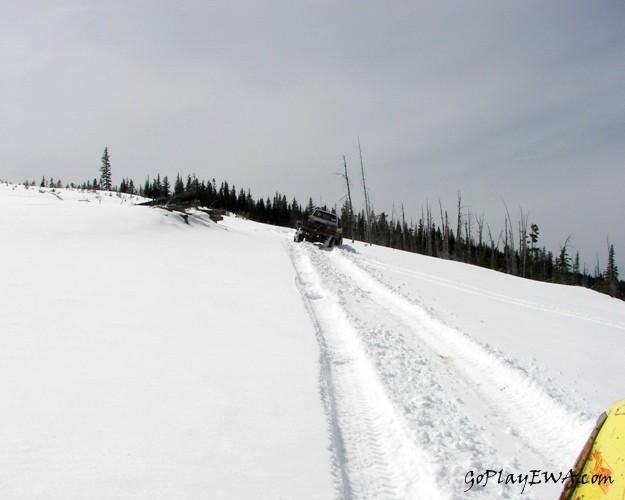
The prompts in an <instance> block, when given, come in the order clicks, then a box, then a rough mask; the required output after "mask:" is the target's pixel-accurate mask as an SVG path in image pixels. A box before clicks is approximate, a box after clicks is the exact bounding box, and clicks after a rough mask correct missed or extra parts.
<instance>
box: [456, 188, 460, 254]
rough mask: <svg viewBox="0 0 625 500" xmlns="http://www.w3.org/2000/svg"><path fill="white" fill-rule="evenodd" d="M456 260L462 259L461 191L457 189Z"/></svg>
mask: <svg viewBox="0 0 625 500" xmlns="http://www.w3.org/2000/svg"><path fill="white" fill-rule="evenodd" d="M455 253H456V256H455V257H456V260H462V193H461V192H460V191H458V221H457V224H456V252H455Z"/></svg>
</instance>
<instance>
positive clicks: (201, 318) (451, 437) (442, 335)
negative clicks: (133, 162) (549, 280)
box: [0, 185, 625, 498]
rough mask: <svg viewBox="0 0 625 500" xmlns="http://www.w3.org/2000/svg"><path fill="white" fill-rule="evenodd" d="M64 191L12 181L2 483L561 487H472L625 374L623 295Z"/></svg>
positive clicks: (518, 465)
mask: <svg viewBox="0 0 625 500" xmlns="http://www.w3.org/2000/svg"><path fill="white" fill-rule="evenodd" d="M57 194H60V196H61V198H62V200H61V199H59V198H57V196H55V195H54V194H52V193H50V192H49V190H46V192H43V193H41V192H39V190H37V189H29V190H26V189H24V187H22V186H6V185H1V186H0V210H1V213H0V238H1V239H0V257H2V262H3V263H4V269H3V279H2V281H0V300H1V302H0V320H1V324H2V325H3V326H2V333H0V498H5V497H8V498H111V497H113V498H122V497H123V498H172V497H173V498H333V497H338V498H465V497H466V498H469V497H473V496H475V495H476V494H477V495H478V496H479V497H480V498H502V497H508V498H517V497H518V496H520V495H521V492H523V496H524V497H526V498H553V497H557V495H558V493H559V491H560V490H561V488H562V485H561V483H554V482H550V483H549V484H533V485H528V484H525V485H523V483H519V481H515V483H511V484H497V482H496V479H491V480H490V482H489V483H488V484H486V485H485V486H484V485H483V483H482V484H481V485H477V484H473V487H472V488H471V489H470V490H469V491H468V492H466V493H465V490H467V489H469V487H470V486H471V482H470V478H471V477H477V475H478V474H482V473H485V472H486V471H487V470H495V471H499V470H502V471H503V474H504V477H505V475H506V474H514V475H516V476H518V475H521V476H524V475H527V474H531V470H540V471H541V472H547V473H555V474H556V475H557V474H558V473H559V472H564V473H566V471H567V470H568V468H569V467H570V466H571V465H572V462H573V461H574V459H575V457H576V456H577V454H578V452H579V450H580V448H581V446H582V444H583V442H584V440H585V439H586V437H587V435H588V433H589V432H590V429H591V428H592V425H593V423H594V420H595V419H596V417H597V416H598V414H599V413H600V412H601V411H603V410H604V409H606V407H607V406H608V405H609V404H611V403H612V402H613V401H615V400H617V399H621V398H623V397H624V396H625V394H624V391H623V385H622V382H623V380H625V368H624V367H623V364H622V363H621V362H620V360H619V357H620V353H622V352H623V348H624V347H625V340H624V338H625V337H624V334H625V332H624V330H625V303H623V302H621V301H617V300H614V299H611V298H609V297H607V296H604V295H600V294H597V293H593V292H591V291H588V290H585V289H581V288H573V287H563V286H557V285H549V284H545V283H536V282H531V281H529V280H522V279H519V278H514V277H510V276H506V275H503V274H501V273H495V272H492V271H489V270H485V269H481V268H477V267H473V266H467V265H464V264H460V263H454V262H448V261H442V260H437V259H431V258H427V257H424V256H420V255H415V254H408V253H405V252H399V251H393V250H391V249H387V248H379V247H368V246H364V245H362V244H361V243H359V242H356V243H349V242H348V243H347V244H346V245H344V246H343V247H342V248H335V249H333V250H331V251H327V250H324V249H320V248H318V247H316V246H313V245H311V244H308V243H302V244H296V243H293V242H292V231H291V230H288V229H283V228H276V227H271V226H265V225H262V224H256V223H252V222H249V221H245V220H241V219H236V218H234V217H228V218H226V219H225V220H224V221H222V222H220V223H219V224H214V223H212V222H210V221H209V220H207V219H206V218H204V217H203V216H201V215H195V216H192V217H190V219H189V222H190V224H189V225H186V224H184V222H183V221H182V219H181V218H180V217H179V216H177V215H175V214H169V213H166V212H164V211H161V210H157V209H151V208H146V207H136V206H133V205H132V203H133V202H135V201H136V200H135V199H131V198H128V197H117V196H115V195H114V196H102V195H96V194H94V193H80V192H78V191H66V190H60V191H59V193H57ZM86 200H89V201H86ZM472 474H473V475H472ZM542 482H543V483H544V482H545V481H542Z"/></svg>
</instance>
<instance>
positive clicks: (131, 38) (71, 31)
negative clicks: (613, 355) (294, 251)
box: [0, 0, 625, 275]
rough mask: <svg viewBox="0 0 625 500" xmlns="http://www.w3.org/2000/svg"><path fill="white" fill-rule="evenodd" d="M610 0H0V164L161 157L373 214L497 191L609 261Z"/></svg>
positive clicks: (615, 29) (552, 242) (615, 83)
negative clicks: (367, 206)
mask: <svg viewBox="0 0 625 500" xmlns="http://www.w3.org/2000/svg"><path fill="white" fill-rule="evenodd" d="M624 26H625V3H624V2H622V1H587V2H577V1H572V0H565V1H549V2H544V1H540V2H533V1H522V2H521V1H497V2H494V1H488V2H486V1H483V2H480V1H471V2H468V1H454V2H445V1H438V0H437V1H430V2H416V1H406V2H400V1H395V2H391V1H388V2H383V1H378V2H373V1H372V2H355V1H354V2H352V1H338V0H335V1H332V2H324V1H314V2H295V1H289V2H286V1H285V2H277V1H268V2H264V1H258V0H254V1H246V2H231V1H220V2H209V1H184V0H180V1H177V2H173V1H172V2H164V1H163V2H161V1H143V2H136V1H129V0H124V1H119V2H116V1H92V2H88V1H83V2H78V1H53V0H51V1H46V2H44V1H40V2H14V1H8V0H6V1H5V0H0V68H1V77H0V95H1V96H2V98H1V99H0V141H1V142H0V146H1V147H0V179H4V180H9V181H13V182H21V181H24V180H26V179H28V180H35V181H37V182H39V180H40V179H41V177H42V176H45V177H46V178H49V177H54V178H55V179H58V178H60V179H61V180H62V181H63V182H64V183H69V182H72V181H73V182H83V181H85V180H87V179H93V178H95V177H98V176H99V172H98V170H99V166H100V157H101V155H102V152H103V150H104V147H105V146H106V147H108V148H109V152H110V155H111V163H112V170H113V182H114V183H119V182H120V181H121V179H122V178H123V177H130V178H133V179H134V181H135V182H136V183H141V182H143V181H144V180H145V178H146V177H147V176H148V175H150V176H151V177H153V176H155V175H156V174H157V173H160V174H161V175H168V176H169V177H170V178H174V177H175V176H176V174H177V173H178V172H180V173H181V174H182V175H184V176H186V175H187V174H191V173H195V174H196V175H197V176H198V177H199V178H200V179H207V180H208V179H212V178H216V179H217V181H218V182H220V181H222V180H227V181H228V182H229V183H230V184H231V185H232V184H234V185H235V186H236V187H237V189H239V188H246V189H247V188H248V187H249V188H250V189H251V191H252V194H253V195H254V196H255V197H256V198H258V197H261V196H262V197H267V196H273V194H274V193H275V191H279V192H280V193H281V194H285V195H287V196H288V197H289V198H292V197H293V196H295V197H297V199H298V200H299V201H301V202H304V203H305V202H306V201H307V200H308V197H309V196H310V197H312V198H313V200H314V201H315V202H316V203H326V204H328V205H330V206H333V205H334V204H337V205H339V206H340V204H341V203H342V200H341V198H342V197H343V196H344V195H345V189H344V186H343V181H342V179H341V178H340V177H338V176H336V175H335V173H337V172H341V171H342V168H343V166H342V156H343V155H345V156H346V158H347V163H348V168H349V172H350V175H351V177H352V180H353V189H354V192H355V193H356V196H355V202H356V205H357V208H361V207H362V199H363V197H362V195H361V194H360V193H361V184H360V181H359V168H360V165H359V158H358V142H357V141H358V139H357V138H358V136H360V141H361V143H362V151H363V157H364V166H365V171H366V173H367V183H368V187H369V189H370V194H371V200H372V202H373V205H374V210H375V211H376V213H379V212H386V213H387V214H390V213H391V211H392V207H393V204H395V207H396V209H397V210H398V207H399V205H400V203H403V204H404V207H405V211H406V215H407V217H408V218H409V219H413V220H414V222H416V221H417V219H418V218H419V217H420V215H421V208H422V206H424V205H425V204H426V202H427V201H428V200H429V202H430V203H432V204H433V205H435V206H438V200H439V199H440V200H441V201H442V203H443V206H444V208H446V209H447V210H448V211H449V212H450V216H452V217H453V218H454V219H455V212H456V204H457V193H458V191H461V192H462V201H463V205H464V207H465V210H467V211H468V210H470V211H471V212H472V213H473V214H485V217H486V220H487V221H488V222H489V224H490V226H491V227H492V229H493V232H494V233H495V236H496V235H497V234H498V232H499V231H500V230H501V229H502V226H503V219H504V215H505V207H504V202H505V203H506V204H507V206H508V208H509V209H510V212H511V214H512V215H513V217H514V218H516V219H518V214H519V208H520V207H521V208H522V209H523V211H524V212H525V213H529V214H530V215H529V221H530V223H533V222H535V223H536V224H538V226H539V227H540V229H541V234H540V241H541V242H542V243H543V244H545V245H546V246H547V248H548V249H550V250H552V251H554V252H557V251H558V250H559V245H560V244H562V243H564V241H565V240H566V238H567V237H568V236H569V235H571V237H572V246H573V248H572V252H573V253H574V252H575V251H576V250H578V251H579V252H580V254H581V257H582V260H583V261H584V262H585V263H586V264H587V266H588V268H589V270H590V271H593V270H594V266H595V263H596V258H597V257H596V256H597V253H598V254H599V260H600V262H601V267H602V269H603V267H604V266H605V261H606V257H607V244H606V239H607V238H608V237H609V238H610V241H611V242H612V243H614V244H615V248H616V253H617V258H618V261H619V263H620V264H621V266H620V267H621V269H622V274H623V275H625V232H624V231H623V219H624V216H625V197H624V196H623V189H624V187H625V168H623V167H624V162H625V29H624Z"/></svg>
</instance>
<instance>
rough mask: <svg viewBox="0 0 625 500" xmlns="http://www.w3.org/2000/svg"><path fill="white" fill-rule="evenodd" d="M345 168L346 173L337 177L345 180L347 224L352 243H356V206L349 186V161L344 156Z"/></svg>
mask: <svg viewBox="0 0 625 500" xmlns="http://www.w3.org/2000/svg"><path fill="white" fill-rule="evenodd" d="M343 168H344V173H343V174H337V175H340V176H341V177H343V179H344V180H345V184H346V185H347V212H348V220H347V223H348V226H349V227H348V229H349V234H350V237H351V240H352V243H354V206H353V205H352V192H351V189H350V186H349V177H348V175H347V160H346V159H345V155H343ZM337 213H338V212H337Z"/></svg>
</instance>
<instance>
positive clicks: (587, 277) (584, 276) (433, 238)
mask: <svg viewBox="0 0 625 500" xmlns="http://www.w3.org/2000/svg"><path fill="white" fill-rule="evenodd" d="M106 153H107V151H105V155H106ZM101 174H102V175H101V177H100V179H97V178H95V179H93V181H87V182H84V183H82V184H80V185H75V184H73V183H72V184H70V185H67V186H66V187H73V188H79V189H85V190H97V189H103V188H104V187H105V186H106V187H110V189H111V190H112V191H116V192H120V193H131V194H139V195H141V196H144V197H146V198H167V197H169V196H173V195H178V194H182V193H193V195H194V198H195V199H196V200H197V203H198V206H205V207H209V208H221V209H225V210H227V211H229V212H232V213H234V214H236V215H237V216H239V217H244V218H247V219H250V220H253V221H256V222H262V223H265V224H272V225H276V226H283V227H295V224H296V222H297V220H298V219H300V218H302V217H303V216H304V215H305V214H306V213H309V212H310V211H311V210H312V209H313V208H314V206H315V205H314V204H313V200H312V198H309V200H308V201H307V202H306V204H305V205H304V204H301V203H299V202H298V201H297V200H296V199H295V198H292V199H290V201H289V199H288V198H287V196H286V195H284V194H280V193H278V192H276V193H275V195H274V196H273V198H270V197H267V198H262V197H261V198H258V199H255V198H254V197H253V196H252V194H251V192H250V190H249V189H247V190H244V189H239V190H238V191H237V189H236V187H235V186H234V185H232V186H231V185H230V184H229V183H228V182H227V181H223V182H221V183H220V184H219V186H218V185H217V182H216V181H215V179H212V180H211V181H208V182H207V181H204V180H200V179H198V178H196V177H195V175H193V176H192V175H188V176H187V178H186V179H183V178H182V177H181V176H180V174H178V175H177V176H176V179H175V180H174V182H173V185H172V183H171V182H170V180H169V179H168V177H167V176H164V177H162V178H161V176H160V175H157V176H156V178H153V179H152V180H150V178H149V177H148V178H147V179H146V180H145V182H144V183H143V184H141V185H139V186H137V185H136V184H135V183H134V181H133V180H132V179H123V180H122V181H121V183H120V184H119V186H110V163H108V158H105V156H103V166H102V168H101ZM40 186H41V187H61V186H62V183H61V181H58V180H57V181H55V180H54V179H50V180H49V181H46V179H45V178H42V180H41V184H40ZM322 208H324V209H325V210H330V211H332V212H334V213H338V215H339V216H340V220H341V225H342V227H343V235H344V241H346V242H347V241H349V240H354V239H356V240H360V241H364V242H366V243H370V244H374V245H382V246H386V247H390V248H395V249H398V250H405V251H408V252H416V253H419V254H423V255H428V256H431V257H437V258H442V259H448V260H454V261H459V262H464V263H467V264H473V265H476V266H481V267H486V268H490V269H493V270H495V271H499V272H503V273H507V274H511V275H514V276H519V277H523V278H527V279H532V280H537V281H545V282H551V283H559V284H563V285H575V286H583V287H587V288H591V289H593V290H596V291H598V292H601V293H605V294H608V295H610V296H612V297H615V298H618V299H621V300H624V299H625V282H624V281H621V280H619V273H618V268H617V265H616V259H615V251H614V246H613V245H611V244H609V243H608V245H607V249H606V257H607V265H606V268H605V269H604V270H601V269H600V268H599V263H598V262H597V265H596V266H595V269H594V270H593V271H592V272H590V271H589V270H588V269H587V268H586V266H583V267H581V266H580V256H579V252H576V253H575V254H574V255H572V254H571V252H570V244H569V243H570V241H569V239H567V241H566V242H564V244H562V245H561V246H560V248H559V250H558V251H557V252H555V253H554V252H552V251H550V250H548V249H546V248H545V247H544V246H541V245H540V237H539V236H540V229H539V227H538V226H537V225H536V224H530V223H529V220H528V217H527V215H526V214H524V213H523V211H521V213H520V220H518V221H516V222H515V221H513V219H512V217H511V216H510V213H509V212H508V210H507V208H506V214H505V227H504V229H503V230H502V231H500V232H499V233H497V234H493V232H492V231H491V227H490V226H489V224H488V222H487V221H485V220H484V217H483V216H476V215H474V214H471V213H470V212H467V211H465V210H463V208H462V199H461V195H460V193H459V194H458V205H457V207H456V209H455V223H454V224H453V225H452V223H451V217H450V216H449V213H448V211H447V210H446V209H444V208H443V206H442V205H441V204H440V202H439V204H438V206H436V207H434V206H432V205H431V204H430V203H429V202H427V203H426V204H425V206H424V207H423V209H422V213H421V217H420V218H419V220H418V221H417V222H416V223H413V222H410V223H408V222H407V220H406V217H405V214H404V212H403V206H402V207H401V208H400V210H399V212H400V213H399V215H396V214H395V210H393V213H392V214H391V215H390V216H389V214H387V213H385V212H380V213H378V214H376V213H374V211H373V210H372V209H371V208H369V207H368V205H367V209H366V210H365V209H363V210H361V211H358V212H357V211H353V210H352V209H351V206H350V203H349V202H348V200H347V199H346V200H345V202H344V203H343V205H342V206H341V207H337V206H334V207H328V206H322Z"/></svg>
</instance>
